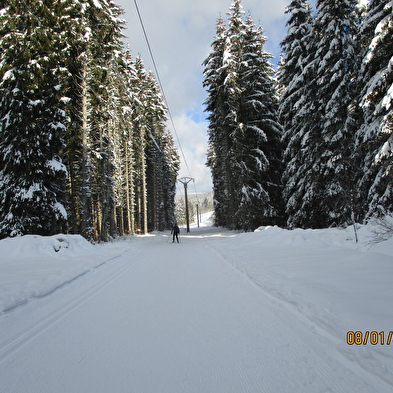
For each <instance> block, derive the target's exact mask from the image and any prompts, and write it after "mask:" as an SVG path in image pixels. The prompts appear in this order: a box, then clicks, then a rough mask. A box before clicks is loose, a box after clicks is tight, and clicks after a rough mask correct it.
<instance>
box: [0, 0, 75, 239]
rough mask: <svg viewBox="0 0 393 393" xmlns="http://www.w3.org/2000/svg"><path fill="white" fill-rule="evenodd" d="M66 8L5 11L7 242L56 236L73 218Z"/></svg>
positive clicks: (2, 217)
mask: <svg viewBox="0 0 393 393" xmlns="http://www.w3.org/2000/svg"><path fill="white" fill-rule="evenodd" d="M60 3H61V2H59V1H56V2H51V4H47V2H42V1H31V2H30V3H29V7H27V6H26V4H25V3H24V2H22V3H21V2H18V1H12V0H11V1H9V2H8V4H7V6H5V7H4V8H3V9H2V10H1V14H0V23H1V25H0V29H1V38H0V39H1V41H0V48H1V51H0V53H1V55H0V56H1V59H0V64H1V70H0V76H1V82H0V181H1V182H0V205H1V209H0V236H1V237H4V236H8V235H11V236H13V235H17V234H28V233H37V234H51V233H55V232H56V231H58V230H59V229H61V227H62V225H63V224H64V222H65V221H66V219H67V214H66V212H65V208H64V197H65V194H64V191H65V176H66V168H65V166H64V165H63V163H62V160H61V158H60V157H61V154H62V149H63V148H64V142H63V137H64V133H65V128H66V122H67V116H66V113H65V111H64V103H65V102H66V99H65V98H64V97H63V95H62V93H63V89H64V86H62V79H63V77H64V69H63V68H62V67H61V64H62V62H61V60H60V59H59V56H60V55H61V53H62V51H63V50H65V48H66V42H65V40H64V37H63V34H64V32H63V31H62V28H61V26H59V25H58V24H57V23H56V20H57V18H60V17H61V16H62V14H61V12H62V7H61V4H60ZM32 9H34V11H35V13H34V14H33V13H32V11H31V10H32Z"/></svg>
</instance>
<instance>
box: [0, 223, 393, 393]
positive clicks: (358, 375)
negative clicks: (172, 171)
mask: <svg viewBox="0 0 393 393" xmlns="http://www.w3.org/2000/svg"><path fill="white" fill-rule="evenodd" d="M358 234H359V238H360V242H359V243H358V244H356V243H355V242H354V241H353V237H354V236H353V229H352V228H348V229H345V230H344V229H325V230H300V229H296V230H284V229H281V228H278V227H262V228H259V229H258V230H257V231H255V232H253V233H236V232H229V231H225V230H223V229H222V228H214V227H212V226H210V221H209V220H208V217H206V216H204V217H203V218H202V224H201V227H200V228H196V227H195V226H192V228H191V232H190V233H189V234H186V233H185V230H184V229H182V231H181V237H180V238H181V243H180V244H172V243H171V237H170V234H169V233H155V234H152V235H147V236H135V237H127V238H123V239H121V240H119V241H116V242H113V243H108V244H99V245H92V244H90V243H88V242H87V241H86V240H85V239H83V238H82V237H80V236H75V235H56V236H52V237H41V236H23V237H17V238H12V239H4V240H1V241H0V256H1V257H0V259H1V261H0V392H1V393H5V392H7V393H9V392H44V391H47V392H49V391H51V392H56V393H57V392H84V393H86V392H109V391H110V392H112V391H113V392H138V393H139V392H164V391H167V392H236V393H239V392H258V393H259V392H288V393H289V392H291V393H293V392H346V393H347V392H355V391H356V392H367V393H370V392H391V391H393V343H391V344H390V345H387V344H386V340H387V337H388V334H389V332H390V331H392V330H393V318H392V317H393V311H392V300H393V285H392V283H393V280H392V279H393V269H392V267H393V239H390V240H387V241H384V242H381V243H379V244H376V245H373V246H370V244H369V241H370V238H371V235H372V228H371V227H370V226H361V227H359V231H358ZM348 331H354V332H356V331H361V332H363V333H365V332H366V331H369V332H371V331H375V332H378V337H379V338H380V337H381V335H379V333H380V332H385V343H384V345H381V343H380V342H379V343H378V344H377V345H372V344H371V343H370V342H369V341H368V342H367V343H366V345H363V344H362V345H356V344H353V345H348V344H347V341H346V337H347V332H348ZM392 341H393V340H392Z"/></svg>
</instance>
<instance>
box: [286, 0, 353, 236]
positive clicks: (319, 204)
mask: <svg viewBox="0 0 393 393" xmlns="http://www.w3.org/2000/svg"><path fill="white" fill-rule="evenodd" d="M355 5H356V3H355V2H353V1H349V0H346V1H338V0H337V1H333V0H325V1H324V0H320V1H318V2H317V9H318V13H317V15H316V19H315V22H314V40H313V41H312V42H311V44H310V45H309V46H308V50H309V53H311V54H313V57H312V58H310V60H309V62H308V64H307V66H306V67H305V68H304V70H303V74H302V75H303V78H304V80H305V83H306V88H307V90H306V91H307V95H306V96H305V98H304V100H303V102H302V106H301V108H300V107H298V109H299V111H300V114H301V117H300V119H301V127H300V129H299V136H298V138H299V141H298V142H297V143H299V146H300V150H299V151H298V153H297V154H296V156H295V157H293V158H292V160H291V162H290V166H291V167H290V168H291V169H290V172H288V170H287V174H286V176H287V183H288V184H287V185H286V200H287V212H288V214H289V225H290V226H292V227H293V226H302V227H314V228H317V227H326V226H330V225H346V224H348V223H350V222H351V221H352V217H353V214H352V213H353V191H354V187H355V185H354V182H353V179H355V178H356V168H354V167H353V165H352V164H351V154H352V151H353V130H352V128H351V127H350V126H349V124H348V123H347V120H348V116H347V114H348V108H349V107H350V105H351V104H352V103H353V98H354V97H353V94H354V90H353V76H354V71H355V64H356V43H355V42H354V37H355V36H356V33H357V24H356V14H355ZM299 104H300V103H299ZM298 118H299V117H298ZM288 175H289V176H288Z"/></svg>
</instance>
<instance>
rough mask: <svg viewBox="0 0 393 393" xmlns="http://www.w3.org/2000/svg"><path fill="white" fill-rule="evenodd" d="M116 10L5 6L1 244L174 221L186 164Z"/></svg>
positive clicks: (107, 4)
mask: <svg viewBox="0 0 393 393" xmlns="http://www.w3.org/2000/svg"><path fill="white" fill-rule="evenodd" d="M121 14H122V10H121V9H120V8H119V7H118V6H117V5H116V4H115V3H114V2H113V1H112V0H78V1H77V0H30V1H29V2H25V1H22V2H21V1H17V0H6V1H4V0H0V48H1V50H0V205H1V210H0V238H1V237H6V236H15V235H18V234H31V233H34V234H41V235H48V234H53V233H58V232H67V233H77V234H82V235H83V236H84V237H86V238H87V239H89V240H94V239H95V240H102V241H106V240H108V239H109V238H110V237H114V236H117V235H123V234H134V233H138V232H143V233H146V232H147V231H151V230H163V229H165V228H168V227H170V226H171V224H172V223H173V222H174V196H175V185H176V178H177V172H178V170H179V162H180V161H179V156H178V153H177V150H176V148H175V145H174V141H173V138H172V136H171V134H170V133H169V131H168V130H167V129H166V126H165V122H166V120H167V118H166V113H167V109H166V107H165V103H164V100H163V97H162V95H161V93H160V89H159V87H158V85H157V82H156V80H155V78H154V76H153V74H152V73H151V72H148V71H147V70H146V69H145V68H144V65H143V61H142V59H141V58H140V56H138V57H136V58H135V59H133V58H132V57H131V54H130V50H129V49H128V48H125V47H124V45H123V43H122V38H123V34H122V29H123V23H124V22H123V21H122V20H121V19H120V15H121Z"/></svg>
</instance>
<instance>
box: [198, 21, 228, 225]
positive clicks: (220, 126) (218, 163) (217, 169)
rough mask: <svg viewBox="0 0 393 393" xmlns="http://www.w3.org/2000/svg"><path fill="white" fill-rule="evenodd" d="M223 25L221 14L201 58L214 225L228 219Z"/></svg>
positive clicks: (224, 30) (225, 222) (224, 37)
mask: <svg viewBox="0 0 393 393" xmlns="http://www.w3.org/2000/svg"><path fill="white" fill-rule="evenodd" d="M225 41H226V27H225V23H224V20H223V19H222V18H221V17H220V18H219V19H218V22H217V26H216V38H215V40H214V41H213V43H212V48H213V50H212V52H211V53H210V55H209V56H208V57H207V59H206V60H205V61H204V63H203V65H204V67H205V68H204V78H205V79H204V83H203V86H204V87H206V88H207V93H208V95H207V98H206V101H205V105H206V109H205V110H206V112H208V113H209V114H208V117H207V120H208V121H209V126H208V137H209V142H208V151H207V163H206V165H207V166H208V167H210V169H211V173H212V180H213V191H214V216H215V225H217V226H223V227H226V226H228V225H229V223H228V216H229V215H228V206H227V191H226V185H227V184H228V181H227V180H226V179H227V177H228V176H229V175H230V174H229V171H228V170H227V169H226V168H227V167H228V164H227V160H228V155H229V147H228V144H229V139H228V137H227V135H226V133H225V127H224V124H225V123H224V119H225V116H226V113H225V107H224V106H225V102H226V99H227V93H226V91H225V90H224V88H223V84H224V81H225V77H226V73H225V68H224V67H223V59H224V52H225Z"/></svg>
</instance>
